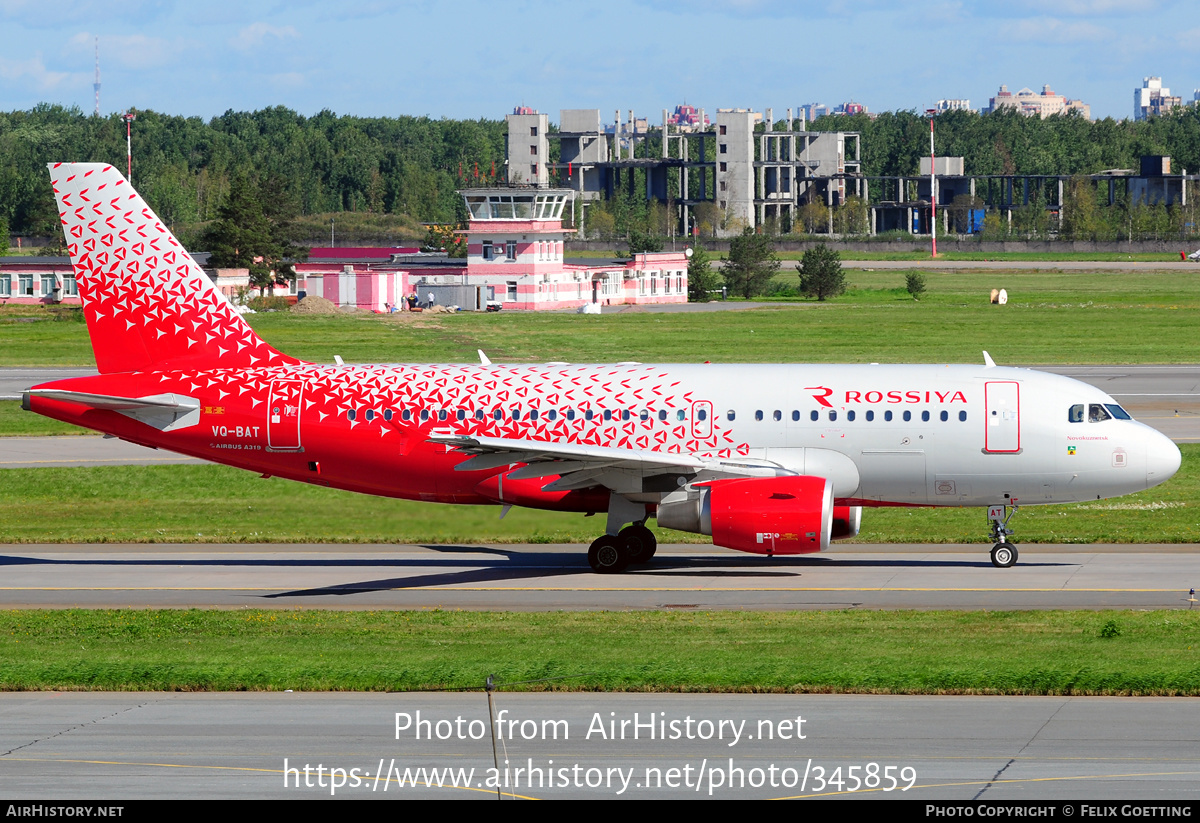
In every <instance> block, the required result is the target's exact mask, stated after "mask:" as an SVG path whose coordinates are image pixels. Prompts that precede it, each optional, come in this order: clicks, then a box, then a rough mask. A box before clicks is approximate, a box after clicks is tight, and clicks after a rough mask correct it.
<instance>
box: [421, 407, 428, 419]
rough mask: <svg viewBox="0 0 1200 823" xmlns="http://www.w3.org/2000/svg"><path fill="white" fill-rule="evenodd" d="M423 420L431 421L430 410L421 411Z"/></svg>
mask: <svg viewBox="0 0 1200 823" xmlns="http://www.w3.org/2000/svg"><path fill="white" fill-rule="evenodd" d="M421 419H422V420H428V419H429V409H421Z"/></svg>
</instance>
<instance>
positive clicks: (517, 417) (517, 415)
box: [511, 408, 521, 420]
mask: <svg viewBox="0 0 1200 823" xmlns="http://www.w3.org/2000/svg"><path fill="white" fill-rule="evenodd" d="M511 411H512V419H513V420H520V419H521V409H520V408H515V409H512V410H511Z"/></svg>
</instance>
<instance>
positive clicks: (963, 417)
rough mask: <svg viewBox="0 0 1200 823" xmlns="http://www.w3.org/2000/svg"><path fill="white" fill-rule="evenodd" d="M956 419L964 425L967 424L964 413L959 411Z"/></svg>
mask: <svg viewBox="0 0 1200 823" xmlns="http://www.w3.org/2000/svg"><path fill="white" fill-rule="evenodd" d="M958 419H959V421H960V422H962V423H966V422H967V413H966V412H965V411H960V412H959V413H958Z"/></svg>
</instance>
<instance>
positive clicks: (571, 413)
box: [567, 409, 575, 420]
mask: <svg viewBox="0 0 1200 823" xmlns="http://www.w3.org/2000/svg"><path fill="white" fill-rule="evenodd" d="M567 419H568V420H574V419H575V410H574V409H567Z"/></svg>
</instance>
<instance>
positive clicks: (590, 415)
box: [583, 409, 596, 420]
mask: <svg viewBox="0 0 1200 823" xmlns="http://www.w3.org/2000/svg"><path fill="white" fill-rule="evenodd" d="M595 416H596V413H595V412H594V411H592V410H591V409H588V410H587V411H585V412H584V413H583V419H584V420H591V419H592V418H593V417H595Z"/></svg>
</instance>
